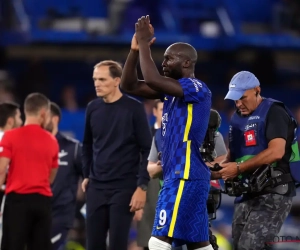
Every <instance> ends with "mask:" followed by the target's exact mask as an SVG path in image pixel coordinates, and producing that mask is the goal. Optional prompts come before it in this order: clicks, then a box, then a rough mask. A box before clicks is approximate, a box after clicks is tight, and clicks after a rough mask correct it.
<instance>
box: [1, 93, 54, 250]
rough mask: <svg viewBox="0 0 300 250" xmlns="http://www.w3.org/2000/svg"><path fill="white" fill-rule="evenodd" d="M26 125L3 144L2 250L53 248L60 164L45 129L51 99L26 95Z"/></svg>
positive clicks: (6, 136) (11, 133) (11, 132)
mask: <svg viewBox="0 0 300 250" xmlns="http://www.w3.org/2000/svg"><path fill="white" fill-rule="evenodd" d="M24 109H25V125H24V126H23V127H21V128H17V129H14V130H10V131H7V132H6V133H5V134H4V136H3V138H2V141H1V143H0V185H2V184H3V182H4V179H5V175H6V168H7V166H8V165H9V170H8V176H7V184H6V189H5V194H6V200H5V204H4V213H3V237H2V245H1V249H2V250H23V249H24V248H25V247H27V250H50V249H51V245H50V230H51V196H52V192H51V188H50V183H51V182H53V180H54V178H55V175H56V171H57V167H58V143H57V141H56V139H55V137H54V136H53V135H51V134H50V133H49V132H47V131H45V130H44V129H43V128H44V127H45V125H46V124H47V123H48V120H49V115H50V101H49V100H48V98H47V97H45V96H44V95H42V94H40V93H33V94H30V95H29V96H27V98H26V99H25V103H24Z"/></svg>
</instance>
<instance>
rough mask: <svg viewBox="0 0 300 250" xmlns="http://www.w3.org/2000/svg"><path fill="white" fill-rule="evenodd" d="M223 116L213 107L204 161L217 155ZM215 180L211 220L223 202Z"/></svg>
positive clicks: (210, 201)
mask: <svg viewBox="0 0 300 250" xmlns="http://www.w3.org/2000/svg"><path fill="white" fill-rule="evenodd" d="M220 124H221V117H220V115H219V113H218V112H217V111H216V110H213V109H211V111H210V119H209V124H208V129H207V131H206V135H205V138H204V141H203V143H202V145H201V147H200V149H199V150H200V153H201V156H202V159H203V161H204V162H213V161H214V159H215V157H216V155H215V136H216V133H217V129H218V128H219V127H220ZM212 182H214V181H211V187H210V191H209V195H208V200H207V211H208V216H209V220H215V219H216V212H217V209H218V208H219V207H220V204H221V189H220V186H219V182H218V181H215V182H216V184H217V185H212V184H213V183H212Z"/></svg>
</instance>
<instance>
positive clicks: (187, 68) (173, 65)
mask: <svg viewBox="0 0 300 250" xmlns="http://www.w3.org/2000/svg"><path fill="white" fill-rule="evenodd" d="M197 57H198V56H197V51H196V50H195V48H194V47H193V46H192V45H190V44H188V43H180V42H179V43H173V44H172V45H170V46H169V47H168V48H167V50H166V52H165V54H164V61H163V63H162V67H163V71H164V75H165V76H167V77H171V78H173V79H180V78H182V77H192V76H194V70H195V64H196V62H197Z"/></svg>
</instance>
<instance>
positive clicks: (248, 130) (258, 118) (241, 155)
mask: <svg viewBox="0 0 300 250" xmlns="http://www.w3.org/2000/svg"><path fill="white" fill-rule="evenodd" d="M274 103H278V104H279V105H281V106H282V107H284V108H285V110H286V112H287V113H288V114H289V116H290V117H291V119H292V121H293V122H294V124H295V133H294V134H295V137H294V140H293V142H292V154H291V158H290V162H289V165H288V166H281V167H285V168H288V167H289V169H290V172H291V175H292V177H293V179H294V182H295V183H300V157H299V148H298V142H297V137H296V135H297V123H296V120H295V119H294V117H293V115H292V113H291V112H290V110H289V109H288V108H287V107H286V106H285V105H284V104H283V103H282V102H279V101H277V100H274V99H269V98H266V99H264V100H263V101H262V103H261V104H260V105H259V106H258V107H257V109H256V110H255V111H254V112H253V113H252V114H251V115H250V116H247V117H243V116H241V115H239V114H238V113H234V115H233V116H232V119H231V124H230V127H229V149H230V155H231V159H233V160H234V161H235V162H239V163H242V162H244V161H247V160H249V159H250V158H252V157H254V156H255V155H257V154H259V153H260V152H262V151H263V150H265V149H266V148H267V147H268V142H267V140H266V135H265V130H266V121H267V115H268V111H269V109H270V107H271V106H272V105H273V104H274ZM276 164H280V162H278V163H275V164H273V166H275V165H276ZM277 166H278V165H277ZM239 178H240V179H242V180H245V181H246V180H247V179H248V178H247V174H243V175H240V176H239Z"/></svg>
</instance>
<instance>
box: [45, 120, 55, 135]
mask: <svg viewBox="0 0 300 250" xmlns="http://www.w3.org/2000/svg"><path fill="white" fill-rule="evenodd" d="M43 127H44V129H46V130H47V131H49V132H50V133H52V131H53V127H54V126H53V123H52V121H50V122H48V124H46V125H45V126H43Z"/></svg>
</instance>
